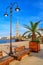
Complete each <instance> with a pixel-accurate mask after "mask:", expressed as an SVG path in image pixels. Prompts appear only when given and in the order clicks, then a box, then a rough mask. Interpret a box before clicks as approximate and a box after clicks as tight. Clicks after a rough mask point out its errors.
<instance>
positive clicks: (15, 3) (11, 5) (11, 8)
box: [4, 2, 20, 55]
mask: <svg viewBox="0 0 43 65" xmlns="http://www.w3.org/2000/svg"><path fill="white" fill-rule="evenodd" d="M14 5H16V8H15V11H17V12H18V11H20V8H18V3H17V2H14V3H13V4H12V3H11V4H10V6H8V7H7V8H6V12H5V14H4V16H8V13H7V9H8V8H10V53H9V55H12V54H13V52H12V12H13V6H14Z"/></svg>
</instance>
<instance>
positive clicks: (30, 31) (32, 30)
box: [23, 20, 43, 40]
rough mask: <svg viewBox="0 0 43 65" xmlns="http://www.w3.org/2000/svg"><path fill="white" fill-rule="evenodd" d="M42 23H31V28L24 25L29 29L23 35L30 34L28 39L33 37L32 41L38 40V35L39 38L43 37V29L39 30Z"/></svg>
mask: <svg viewBox="0 0 43 65" xmlns="http://www.w3.org/2000/svg"><path fill="white" fill-rule="evenodd" d="M40 21H41V20H40ZM40 21H38V22H36V23H33V22H32V21H30V26H28V25H25V24H24V27H25V28H26V29H27V31H26V32H25V33H24V34H23V36H24V35H25V34H27V33H28V37H29V36H31V37H32V40H34V39H35V38H36V33H37V34H38V35H39V36H41V33H40V32H39V31H43V28H42V29H41V28H40V29H38V25H39V23H40Z"/></svg>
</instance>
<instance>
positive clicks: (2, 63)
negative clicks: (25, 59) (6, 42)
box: [0, 56, 14, 65]
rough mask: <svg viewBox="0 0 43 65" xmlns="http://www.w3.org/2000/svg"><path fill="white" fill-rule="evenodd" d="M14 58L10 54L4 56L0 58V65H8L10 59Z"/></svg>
mask: <svg viewBox="0 0 43 65" xmlns="http://www.w3.org/2000/svg"><path fill="white" fill-rule="evenodd" d="M13 60H14V58H13V57H11V56H5V57H2V58H0V65H9V63H10V62H11V61H13Z"/></svg>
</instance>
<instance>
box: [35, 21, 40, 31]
mask: <svg viewBox="0 0 43 65" xmlns="http://www.w3.org/2000/svg"><path fill="white" fill-rule="evenodd" d="M40 22H41V20H40V21H38V22H36V23H35V24H34V29H35V30H36V29H37V26H38V24H39V23H40Z"/></svg>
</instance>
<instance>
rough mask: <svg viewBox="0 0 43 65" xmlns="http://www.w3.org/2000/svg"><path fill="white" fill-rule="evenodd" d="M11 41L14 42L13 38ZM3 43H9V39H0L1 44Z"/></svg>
mask: <svg viewBox="0 0 43 65" xmlns="http://www.w3.org/2000/svg"><path fill="white" fill-rule="evenodd" d="M12 42H15V40H14V39H13V40H12ZM3 43H5V44H6V43H10V40H0V44H3Z"/></svg>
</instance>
